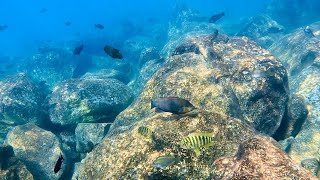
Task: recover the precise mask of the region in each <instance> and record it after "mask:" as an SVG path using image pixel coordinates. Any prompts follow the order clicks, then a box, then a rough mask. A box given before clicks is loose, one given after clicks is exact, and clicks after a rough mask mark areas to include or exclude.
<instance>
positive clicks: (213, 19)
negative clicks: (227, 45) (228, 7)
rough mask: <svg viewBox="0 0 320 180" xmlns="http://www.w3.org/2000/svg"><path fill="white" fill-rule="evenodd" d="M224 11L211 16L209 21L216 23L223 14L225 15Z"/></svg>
mask: <svg viewBox="0 0 320 180" xmlns="http://www.w3.org/2000/svg"><path fill="white" fill-rule="evenodd" d="M224 15H225V14H224V12H222V13H218V14H215V15H213V16H211V18H210V19H209V23H215V22H217V21H218V20H219V19H221V18H222V17H223V16H224Z"/></svg>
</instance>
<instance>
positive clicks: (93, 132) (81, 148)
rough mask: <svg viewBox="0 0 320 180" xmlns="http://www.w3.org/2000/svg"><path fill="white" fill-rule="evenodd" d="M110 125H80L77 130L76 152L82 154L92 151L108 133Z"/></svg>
mask: <svg viewBox="0 0 320 180" xmlns="http://www.w3.org/2000/svg"><path fill="white" fill-rule="evenodd" d="M109 128H110V123H80V124H78V125H77V128H76V130H75V136H76V150H77V152H80V153H86V152H90V151H92V149H93V148H94V147H95V146H96V145H97V144H99V143H100V142H101V141H102V139H103V138H104V136H105V135H106V134H107V133H108V130H109Z"/></svg>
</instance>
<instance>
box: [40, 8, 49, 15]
mask: <svg viewBox="0 0 320 180" xmlns="http://www.w3.org/2000/svg"><path fill="white" fill-rule="evenodd" d="M47 11H48V9H47V8H42V9H40V13H42V14H43V13H46V12H47Z"/></svg>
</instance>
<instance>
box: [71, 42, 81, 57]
mask: <svg viewBox="0 0 320 180" xmlns="http://www.w3.org/2000/svg"><path fill="white" fill-rule="evenodd" d="M82 50H83V44H81V45H80V46H77V47H76V48H74V50H73V55H80V53H81V52H82Z"/></svg>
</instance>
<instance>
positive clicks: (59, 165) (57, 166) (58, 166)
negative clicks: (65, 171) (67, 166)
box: [54, 154, 64, 174]
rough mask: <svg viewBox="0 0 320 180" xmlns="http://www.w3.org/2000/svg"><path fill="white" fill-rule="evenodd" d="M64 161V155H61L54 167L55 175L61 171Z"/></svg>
mask: <svg viewBox="0 0 320 180" xmlns="http://www.w3.org/2000/svg"><path fill="white" fill-rule="evenodd" d="M63 160H64V159H63V157H62V154H60V156H59V159H58V160H57V162H56V165H55V166H54V173H55V174H56V173H57V172H59V171H60V169H61V165H62V162H63Z"/></svg>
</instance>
